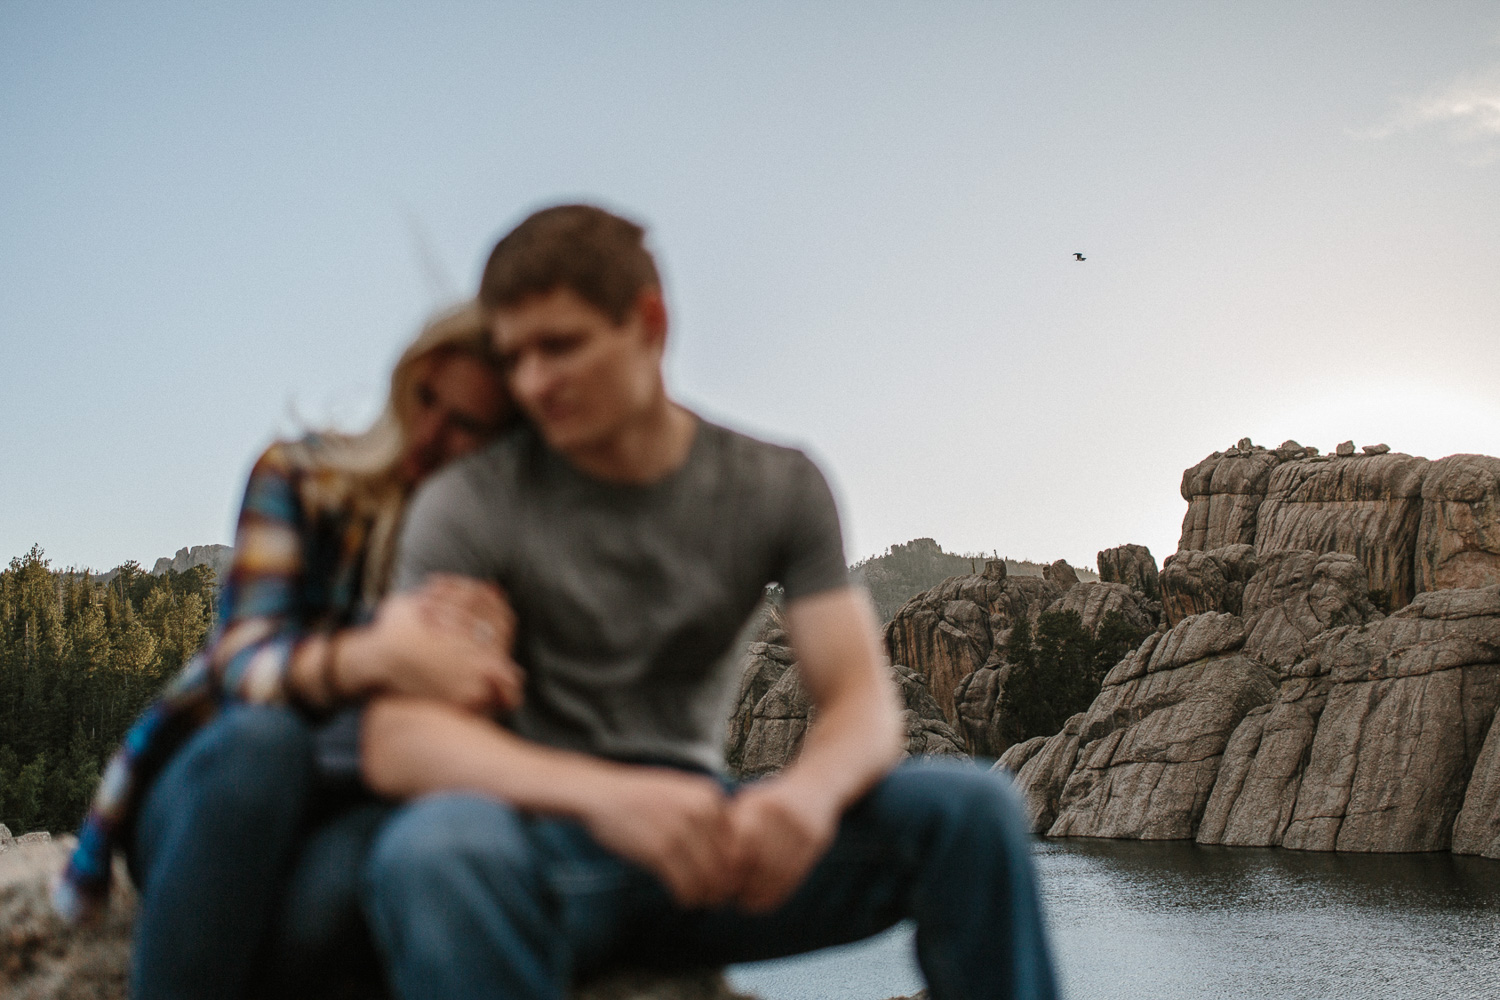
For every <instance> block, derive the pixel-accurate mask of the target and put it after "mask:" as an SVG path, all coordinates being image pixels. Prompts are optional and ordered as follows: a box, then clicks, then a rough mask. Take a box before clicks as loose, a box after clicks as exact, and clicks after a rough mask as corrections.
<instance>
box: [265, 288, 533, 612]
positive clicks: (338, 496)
mask: <svg viewBox="0 0 1500 1000" xmlns="http://www.w3.org/2000/svg"><path fill="white" fill-rule="evenodd" d="M451 355H463V356H465V357H472V358H475V359H476V360H479V361H482V362H483V363H485V364H486V365H489V366H490V367H492V368H493V369H494V370H495V372H496V374H497V375H498V374H499V373H500V360H499V357H498V356H497V355H496V353H495V350H494V347H493V346H492V345H491V343H490V336H489V328H488V327H487V326H486V324H485V321H484V315H483V313H482V312H481V311H480V308H479V305H478V303H477V302H475V301H469V302H465V303H463V304H462V305H459V306H456V307H454V308H451V309H448V310H445V311H443V312H440V313H438V314H437V315H435V316H433V317H432V318H431V319H430V320H428V322H427V324H426V325H425V326H423V327H422V332H421V333H419V334H418V335H417V337H416V339H415V340H413V341H412V342H411V344H409V345H408V346H407V348H406V350H404V351H402V352H401V357H400V358H399V359H397V361H396V365H395V367H394V368H392V369H391V386H390V393H389V394H388V395H387V397H386V403H385V408H384V409H383V410H382V411H381V413H380V416H378V417H376V418H375V422H374V423H372V424H371V425H370V427H369V428H368V429H367V430H365V431H363V432H361V433H358V434H345V433H339V432H336V431H325V432H322V433H318V434H311V435H308V436H307V437H305V438H304V439H303V440H302V441H300V442H297V443H296V444H294V445H289V449H290V451H291V454H292V457H293V460H294V461H296V462H297V464H299V465H301V466H302V467H303V468H305V469H308V470H310V471H311V470H316V471H317V472H318V473H320V474H317V475H311V476H307V477H304V483H305V486H304V495H303V497H302V500H303V503H304V504H307V505H309V506H316V507H320V508H322V509H325V510H328V509H350V510H352V511H353V512H354V514H355V515H356V516H361V515H362V516H363V517H365V518H367V519H368V522H369V525H370V528H369V536H368V538H367V540H366V550H367V553H368V554H367V556H366V563H365V572H364V580H365V586H364V590H365V596H366V597H367V598H374V597H378V596H379V594H380V593H381V592H383V591H384V590H385V587H386V583H387V580H388V577H389V574H390V564H391V559H392V557H393V556H394V554H395V553H394V549H395V542H396V533H397V529H398V528H399V527H400V524H401V515H402V513H403V512H404V510H405V507H406V497H407V493H408V492H409V490H410V488H411V486H412V485H413V484H411V483H410V482H407V481H406V479H405V478H404V477H402V476H401V475H400V474H399V471H398V467H399V465H400V463H401V460H402V456H403V454H404V452H405V449H406V443H407V431H408V421H409V420H410V415H411V410H412V407H413V406H414V404H415V401H416V385H417V378H418V376H419V374H420V371H421V369H422V367H423V366H424V364H426V363H427V362H429V361H431V360H434V359H437V358H442V357H447V356H451ZM502 384H503V383H502Z"/></svg>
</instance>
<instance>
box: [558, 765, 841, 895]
mask: <svg viewBox="0 0 1500 1000" xmlns="http://www.w3.org/2000/svg"><path fill="white" fill-rule="evenodd" d="M605 789H606V790H604V791H603V794H602V795H601V796H598V797H596V800H595V802H594V804H593V805H592V806H591V808H590V809H589V810H588V812H587V813H586V814H585V816H584V823H585V825H586V826H587V827H588V829H589V832H590V833H591V834H593V836H594V838H595V839H596V840H598V841H599V843H600V844H602V845H603V846H605V847H607V848H609V849H610V850H612V851H614V852H615V853H616V854H619V855H621V856H623V857H626V858H629V859H630V860H632V861H635V862H636V863H637V864H640V865H641V866H643V867H644V868H646V869H647V870H649V871H651V872H652V873H653V874H655V875H656V876H657V877H658V878H660V879H661V880H662V882H663V883H664V884H665V885H666V886H667V888H668V889H669V890H670V891H671V893H672V896H673V898H674V899H675V900H676V901H677V903H678V905H680V906H683V907H686V908H693V907H716V906H723V905H734V906H736V907H738V908H739V909H741V910H744V911H746V912H750V913H764V912H768V911H770V910H773V909H775V908H776V907H777V906H779V905H781V904H782V903H783V902H785V901H786V900H787V899H788V898H789V897H790V896H791V895H792V893H794V892H795V891H796V890H797V888H798V886H800V885H801V884H802V882H803V880H804V879H805V878H806V877H807V874H808V873H809V872H810V871H811V870H812V868H813V866H814V865H815V864H817V862H818V860H819V859H821V858H822V857H823V855H824V854H825V853H826V852H827V850H828V848H829V846H830V845H831V844H832V843H833V838H834V835H835V834H836V833H837V830H838V821H839V816H840V810H839V809H838V808H837V806H836V805H835V804H834V803H833V802H831V801H829V800H828V798H827V796H824V795H820V794H819V793H818V790H817V789H816V787H813V786H811V785H807V784H804V783H803V782H802V781H801V780H799V777H798V776H797V775H796V773H795V768H793V769H792V770H790V771H788V772H785V773H784V774H783V775H781V776H777V777H773V778H766V779H763V780H761V781H757V782H754V783H752V784H748V785H745V786H742V787H741V788H740V789H739V790H738V791H737V792H736V793H735V794H734V795H730V794H729V793H727V792H726V791H725V790H724V787H723V786H722V785H721V784H720V783H719V782H717V781H715V780H714V779H712V778H709V777H706V776H703V775H698V774H691V773H686V772H682V771H675V770H671V769H668V768H655V767H638V766H622V770H621V772H620V773H619V774H617V775H614V776H613V777H612V780H610V781H609V782H608V783H607V784H606V785H605Z"/></svg>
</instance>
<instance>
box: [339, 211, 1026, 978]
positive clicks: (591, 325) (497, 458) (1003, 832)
mask: <svg viewBox="0 0 1500 1000" xmlns="http://www.w3.org/2000/svg"><path fill="white" fill-rule="evenodd" d="M643 236H644V234H643V232H642V230H641V229H640V228H639V227H637V226H635V225H634V224H632V223H630V222H628V221H626V220H624V219H620V218H618V217H616V216H613V215H611V214H609V213H607V212H604V211H602V210H600V209H597V208H592V207H589V206H561V207H557V208H552V209H547V210H544V211H541V212H538V213H536V214H535V215H533V216H531V217H530V218H528V219H527V220H525V221H524V222H523V223H522V224H521V225H520V226H518V227H517V228H516V229H515V230H514V231H513V232H512V233H511V234H510V235H508V236H506V237H505V239H503V240H501V241H500V243H499V244H498V245H497V246H496V247H495V250H494V253H493V254H492V255H491V257H490V260H489V263H488V265H487V266H486V269H485V274H484V278H483V282H482V284H481V290H480V299H481V302H482V303H483V304H484V306H485V307H486V308H487V309H488V310H489V311H490V314H491V316H492V317H493V320H492V332H493V334H494V337H495V342H496V345H497V347H498V348H499V350H500V352H501V354H502V356H503V357H504V358H505V359H506V361H507V363H508V372H509V374H508V381H509V385H510V389H511V391H512V393H513V395H514V397H515V401H516V404H517V405H518V406H519V408H520V409H521V411H522V412H523V413H524V414H525V415H526V417H527V418H528V419H529V426H527V427H525V428H522V429H521V430H519V431H518V432H517V433H515V434H513V435H511V436H509V437H507V438H505V439H503V440H502V441H500V442H499V443H497V444H496V445H494V446H492V447H490V448H488V449H487V450H485V451H484V452H482V453H480V454H479V455H477V456H474V457H473V459H472V460H469V461H465V462H462V463H460V464H459V465H456V466H454V467H452V468H451V469H450V470H448V471H445V472H444V473H441V474H439V475H438V476H437V477H435V478H434V479H433V480H432V481H431V483H430V484H429V485H428V486H427V487H426V488H425V489H424V490H423V491H422V492H421V494H419V496H418V497H417V498H416V499H415V501H414V502H413V506H412V508H411V512H410V514H409V517H408V521H407V525H406V528H405V531H404V535H403V539H402V545H401V554H400V556H399V558H398V569H397V586H398V587H412V586H416V585H419V584H420V583H421V581H422V580H423V579H424V578H425V577H426V576H427V575H428V574H430V573H433V572H450V573H464V574H468V575H471V576H475V577H478V578H481V579H485V580H492V581H495V582H497V583H499V584H500V585H501V586H502V587H503V588H504V589H505V590H506V592H507V593H508V594H509V596H510V599H511V601H512V603H513V604H514V608H515V612H516V616H517V621H518V632H517V645H516V659H517V661H518V662H519V663H520V665H521V666H522V667H523V668H524V669H525V670H526V671H527V672H528V683H527V700H526V702H525V704H524V705H523V706H522V707H521V708H520V709H519V710H518V711H517V712H516V713H515V714H514V715H513V716H512V717H511V718H510V719H508V720H506V722H505V724H504V725H500V724H496V723H495V722H492V721H491V720H489V719H487V718H483V717H480V716H477V715H472V714H468V713H465V712H464V711H463V710H461V709H458V708H455V707H452V706H449V705H445V704H441V703H438V702H431V701H420V700H413V699H386V700H382V701H380V702H377V703H376V704H374V705H372V706H371V708H370V709H369V711H368V712H367V714H366V717H365V724H364V733H363V759H364V768H365V773H366V777H367V780H368V781H369V782H370V784H371V785H372V787H374V788H375V789H377V790H378V791H381V792H383V793H385V794H386V795H389V796H391V797H395V798H402V799H410V800H412V801H411V803H410V804H409V805H407V806H406V807H404V809H403V810H402V811H401V813H400V814H398V816H397V817H396V818H395V819H393V820H392V821H391V822H390V823H389V824H388V825H387V826H386V828H385V829H384V831H383V832H382V834H381V836H380V839H379V841H378V843H377V844H376V847H375V848H374V850H373V852H372V855H371V858H370V860H369V863H368V865H367V868H366V887H365V906H366V912H367V914H368V916H369V918H370V923H371V926H372V930H373V932H374V935H375V937H376V940H377V942H378V945H379V948H380V950H381V952H382V954H383V955H384V958H385V961H386V963H387V971H388V973H389V976H390V980H391V983H392V985H393V987H394V988H395V990H396V992H397V993H398V995H400V996H401V997H402V998H403V1000H416V998H423V997H434V998H436V997H466V998H468V997H490V996H493V997H511V998H517V997H527V998H554V997H561V996H562V995H563V994H564V993H565V991H566V989H567V988H568V986H569V983H570V981H571V979H572V978H573V977H575V976H577V975H580V974H587V973H588V972H589V971H591V970H593V969H595V968H598V967H600V966H602V965H605V964H608V963H611V962H617V961H621V960H628V961H631V962H634V963H638V964H639V963H644V964H651V965H668V966H669V965H703V964H723V963H727V962H731V961H744V960H753V959H761V958H768V957H772V956H776V955H786V954H793V953H796V952H801V951H807V950H810V949H813V948H817V947H823V946H826V945H831V944H836V943H843V942H847V941H851V940H856V939H858V938H861V937H865V936H868V935H870V934H873V933H875V932H877V931H879V930H882V929H884V928H885V927H888V926H890V925H891V924H893V923H895V922H897V921H898V920H901V919H904V918H914V919H915V920H916V922H917V926H918V931H917V940H918V953H919V958H920V961H921V964H922V967H923V970H924V972H925V974H926V975H927V977H928V980H929V982H930V984H931V986H932V989H933V992H934V995H935V996H937V997H940V998H943V997H951V998H980V997H996V998H998V997H1050V996H1052V995H1053V986H1052V974H1051V968H1050V962H1049V958H1048V955H1047V948H1046V942H1045V940H1044V937H1043V930H1042V926H1041V920H1040V914H1039V911H1038V905H1037V901H1036V894H1035V888H1034V885H1033V881H1032V873H1031V869H1030V862H1029V858H1028V856H1027V844H1026V839H1027V838H1026V831H1025V824H1024V816H1023V814H1022V810H1021V808H1020V806H1019V804H1018V802H1017V801H1016V800H1015V798H1014V796H1013V795H1011V793H1010V792H1009V790H1008V788H1007V787H1006V786H1005V784H1004V782H1003V780H1002V779H1000V778H998V777H997V776H993V775H989V774H987V773H985V772H983V771H980V770H978V769H974V768H959V767H955V766H939V765H932V764H927V765H917V766H907V767H902V768H898V769H895V770H892V768H893V766H894V765H895V763H896V761H897V760H898V758H899V757H900V753H901V739H902V727H901V716H900V713H899V710H898V707H897V705H896V701H895V698H894V694H893V691H892V687H891V684H890V681H889V679H888V675H887V672H886V669H885V667H884V663H883V659H882V655H881V651H880V647H879V642H878V639H877V636H876V629H875V623H874V620H873V617H872V615H871V613H870V610H869V606H868V602H867V601H866V600H865V599H864V597H863V595H862V594H861V593H860V592H858V591H856V590H855V589H854V588H852V587H851V586H850V584H849V581H848V578H847V572H846V569H845V563H844V554H843V546H842V540H841V536H840V531H839V524H838V517H837V513H836V511H835V508H834V505H833V500H832V497H831V494H830V492H829V490H828V487H827V485H826V483H825V482H824V480H823V477H822V476H821V474H820V473H819V472H818V471H817V469H816V467H815V466H813V465H812V463H811V462H809V461H808V460H807V458H806V457H805V456H804V455H802V454H801V453H800V452H798V451H795V450H792V449H786V448H779V447H775V446H772V445H769V444H765V443H763V442H759V441H756V440H753V439H751V438H748V437H745V436H743V435H740V434H736V433H734V432H731V431H728V430H726V429H724V428H721V427H717V426H715V425H713V424H710V423H708V422H707V421H704V420H702V419H700V418H699V417H697V416H695V415H694V414H692V413H690V412H689V411H687V410H686V409H684V408H683V407H681V406H679V405H678V404H676V403H675V402H673V401H672V400H671V398H670V397H669V396H668V395H667V393H666V390H665V386H664V382H663V378H662V371H661V363H662V356H663V352H664V349H665V344H666V337H667V326H668V324H667V311H666V307H665V304H664V302H663V298H662V292H661V287H660V282H659V279H658V277H657V273H656V268H655V265H654V263H653V262H652V260H651V256H650V254H649V252H648V251H647V250H646V249H645V247H644V245H643ZM773 581H775V582H779V583H780V584H781V585H782V586H783V588H784V590H785V594H786V602H787V607H786V615H787V620H788V623H789V632H790V634H791V640H792V644H793V646H794V648H795V649H796V651H797V655H798V666H799V670H800V671H801V679H802V682H803V683H804V685H805V686H806V687H807V689H808V691H809V693H810V695H811V697H812V700H813V703H814V705H815V708H816V721H815V722H814V723H813V725H812V726H810V727H809V729H808V732H807V735H806V738H805V740H804V743H803V747H802V750H801V752H800V754H799V756H798V758H797V760H796V761H795V762H794V763H793V764H792V765H791V766H789V767H788V768H786V770H785V771H783V772H782V773H781V774H779V775H778V776H776V777H773V778H769V779H766V780H763V781H760V782H755V783H753V784H748V785H744V786H740V787H738V788H733V787H730V786H728V784H727V783H726V782H724V781H722V780H720V779H719V778H717V777H715V772H717V771H718V770H720V769H721V768H722V761H721V759H720V756H719V741H720V739H721V734H722V720H723V718H724V716H725V714H726V713H727V707H728V706H727V702H728V699H729V697H730V696H731V694H732V691H733V687H734V685H735V684H736V682H737V680H738V678H737V676H736V675H735V669H734V668H735V657H734V653H735V650H734V648H733V641H734V638H735V636H736V634H737V633H738V632H739V630H740V628H741V626H742V625H743V624H744V622H745V620H746V618H747V616H748V615H749V614H750V612H751V611H752V609H753V608H754V606H755V605H756V603H757V602H758V601H759V599H760V598H761V596H762V594H763V592H764V587H765V585H766V584H768V583H770V582H773Z"/></svg>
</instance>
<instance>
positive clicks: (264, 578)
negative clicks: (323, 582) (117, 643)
mask: <svg viewBox="0 0 1500 1000" xmlns="http://www.w3.org/2000/svg"><path fill="white" fill-rule="evenodd" d="M298 475H299V472H298V470H297V468H296V466H295V464H294V463H293V462H291V461H290V460H289V458H288V456H287V454H286V452H285V449H284V448H282V447H281V446H279V445H272V446H271V447H270V448H268V449H267V450H266V452H265V454H263V455H261V457H260V458H259V459H258V460H257V461H256V463H255V466H254V468H252V469H251V470H250V480H249V483H248V484H247V485H246V487H245V502H244V504H243V505H241V507H240V516H239V521H238V524H237V526H236V528H235V536H234V560H233V562H232V563H231V564H230V567H229V574H228V578H227V580H226V581H225V584H224V588H223V590H222V591H221V593H220V606H219V626H218V629H217V633H216V635H215V637H214V639H213V640H212V641H211V643H210V644H209V648H208V650H207V658H208V665H209V669H210V670H211V671H212V672H213V673H214V674H216V675H217V677H218V680H219V687H220V689H221V690H222V691H223V693H224V695H225V697H227V698H229V699H230V700H233V701H243V702H250V703H254V704H270V703H279V702H285V701H287V700H288V699H287V688H286V673H287V666H288V664H290V662H291V659H292V655H293V653H294V652H295V651H296V649H297V646H298V645H299V644H300V643H302V642H304V641H306V640H307V639H308V638H310V635H309V633H308V632H307V630H306V618H307V615H306V611H307V609H306V608H305V607H304V604H305V594H304V578H305V573H306V553H305V552H304V551H303V548H304V543H303V529H304V524H303V516H304V514H303V510H302V502H301V498H300V497H299V495H298V491H297V478H298Z"/></svg>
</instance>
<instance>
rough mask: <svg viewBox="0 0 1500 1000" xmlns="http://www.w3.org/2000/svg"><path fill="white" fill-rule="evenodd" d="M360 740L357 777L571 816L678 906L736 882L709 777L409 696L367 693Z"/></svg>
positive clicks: (721, 801) (722, 814) (714, 896)
mask: <svg viewBox="0 0 1500 1000" xmlns="http://www.w3.org/2000/svg"><path fill="white" fill-rule="evenodd" d="M360 745H361V750H360V755H361V762H362V768H363V771H364V776H365V780H366V782H367V783H368V784H369V785H370V787H371V788H372V789H374V790H375V791H376V792H379V793H380V794H382V795H386V796H389V797H391V798H402V799H404V798H412V797H415V796H417V795H421V794H424V793H427V792H433V791H454V790H464V791H471V792H477V793H479V794H481V795H488V796H491V797H493V798H497V799H500V800H502V801H504V802H508V803H510V804H511V805H513V806H515V807H516V808H518V809H522V810H525V811H528V812H533V813H539V814H542V815H551V816H562V817H567V818H570V819H574V820H577V821H578V822H580V823H582V824H583V825H584V826H585V827H586V828H587V829H588V830H589V832H590V833H591V834H592V835H593V836H594V838H595V839H596V840H597V841H599V843H600V844H602V845H603V846H604V847H606V848H608V849H609V850H611V851H613V852H614V853H616V854H618V855H620V856H622V857H625V858H628V859H630V860H632V861H635V862H636V863H637V864H640V865H641V866H643V867H645V868H646V869H648V870H650V871H651V872H653V873H654V874H656V876H657V877H658V878H660V879H661V880H662V882H663V883H664V884H666V886H667V887H668V888H669V889H670V890H671V891H672V894H673V896H674V897H675V898H676V900H677V901H678V903H680V904H681V905H683V906H686V907H693V906H712V905H716V904H719V903H722V902H724V901H725V900H726V899H728V898H729V896H730V895H731V894H732V893H733V892H734V890H735V889H736V888H737V882H736V881H735V880H734V879H733V877H732V872H733V863H732V859H731V857H730V856H729V853H728V852H729V849H730V844H731V837H730V832H729V825H728V823H729V820H728V814H727V812H726V809H725V794H724V790H723V788H722V787H721V786H720V785H719V783H718V782H717V781H715V780H713V779H712V778H708V777H705V776H703V775H698V774H689V773H686V772H681V771H676V770H671V769H667V768H655V767H640V766H635V765H629V764H619V763H615V762H613V761H607V760H603V759H601V758H598V757H591V756H588V755H585V754H579V753H571V752H568V751H564V750H556V749H553V748H551V747H546V746H542V745H540V744H537V743H533V742H531V741H529V740H526V739H523V738H522V737H520V736H517V735H516V734H514V733H512V732H510V731H508V730H506V729H502V728H501V727H500V726H497V725H495V724H494V723H493V722H491V721H490V720H488V719H485V718H481V717H479V716H475V715H471V714H469V713H467V712H465V711H463V710H462V709H459V708H455V707H453V706H451V705H447V704H443V703H440V702H435V701H430V700H423V699H414V698H394V697H392V698H381V699H378V700H376V701H374V702H372V703H371V704H370V706H369V708H368V709H367V710H366V711H365V714H364V722H363V731H362V733H361V739H360Z"/></svg>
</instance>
